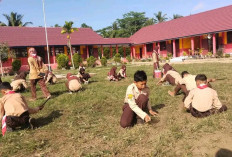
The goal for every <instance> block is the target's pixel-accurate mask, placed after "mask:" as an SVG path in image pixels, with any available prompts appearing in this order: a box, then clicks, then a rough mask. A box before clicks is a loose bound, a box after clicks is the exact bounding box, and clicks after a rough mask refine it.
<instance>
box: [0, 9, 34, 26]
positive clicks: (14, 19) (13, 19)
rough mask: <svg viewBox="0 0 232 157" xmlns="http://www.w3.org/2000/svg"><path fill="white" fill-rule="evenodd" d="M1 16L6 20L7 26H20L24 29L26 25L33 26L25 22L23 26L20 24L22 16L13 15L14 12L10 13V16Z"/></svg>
mask: <svg viewBox="0 0 232 157" xmlns="http://www.w3.org/2000/svg"><path fill="white" fill-rule="evenodd" d="M3 16H4V17H5V18H6V19H7V21H8V25H7V26H22V27H25V26H27V25H28V24H33V23H32V22H25V23H24V24H23V22H22V19H23V15H21V14H18V13H16V12H15V13H14V12H11V13H10V15H7V14H3ZM0 25H5V26H6V24H5V23H3V22H1V24H0Z"/></svg>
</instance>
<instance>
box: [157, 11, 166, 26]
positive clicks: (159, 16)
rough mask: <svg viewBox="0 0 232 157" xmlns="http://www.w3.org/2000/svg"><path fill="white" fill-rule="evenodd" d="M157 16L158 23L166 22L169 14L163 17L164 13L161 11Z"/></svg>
mask: <svg viewBox="0 0 232 157" xmlns="http://www.w3.org/2000/svg"><path fill="white" fill-rule="evenodd" d="M154 15H155V21H156V22H158V23H161V22H165V21H166V20H167V19H168V18H167V17H166V16H167V14H164V15H162V11H159V12H158V13H156V14H154Z"/></svg>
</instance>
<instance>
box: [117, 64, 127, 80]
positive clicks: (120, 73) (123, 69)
mask: <svg viewBox="0 0 232 157" xmlns="http://www.w3.org/2000/svg"><path fill="white" fill-rule="evenodd" d="M117 77H118V79H119V80H121V79H124V78H126V66H125V65H122V67H121V69H120V70H119V71H118V76H117Z"/></svg>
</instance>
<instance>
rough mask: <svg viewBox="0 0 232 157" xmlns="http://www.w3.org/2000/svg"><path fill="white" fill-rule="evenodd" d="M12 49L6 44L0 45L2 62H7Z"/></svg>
mask: <svg viewBox="0 0 232 157" xmlns="http://www.w3.org/2000/svg"><path fill="white" fill-rule="evenodd" d="M9 50H10V48H9V47H8V45H7V44H6V43H1V44H0V60H1V61H2V62H6V61H7V60H8V52H9Z"/></svg>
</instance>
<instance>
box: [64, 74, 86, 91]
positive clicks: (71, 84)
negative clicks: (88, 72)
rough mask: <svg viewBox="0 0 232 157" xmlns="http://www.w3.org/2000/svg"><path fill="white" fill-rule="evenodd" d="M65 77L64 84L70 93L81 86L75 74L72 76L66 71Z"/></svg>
mask: <svg viewBox="0 0 232 157" xmlns="http://www.w3.org/2000/svg"><path fill="white" fill-rule="evenodd" d="M66 78H67V82H66V83H65V85H66V87H67V89H68V91H69V93H70V94H72V92H77V91H79V90H80V89H81V88H82V86H81V83H80V82H79V78H78V77H77V76H74V75H72V74H71V73H67V75H66Z"/></svg>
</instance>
